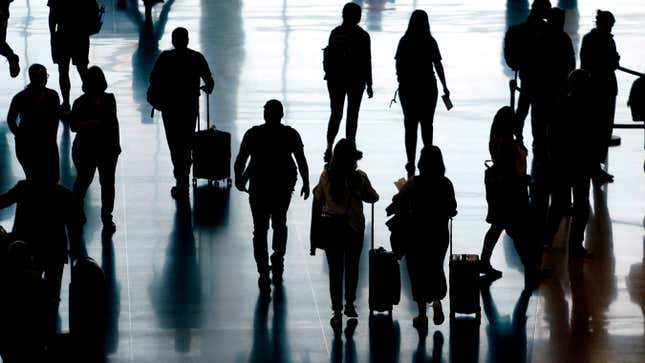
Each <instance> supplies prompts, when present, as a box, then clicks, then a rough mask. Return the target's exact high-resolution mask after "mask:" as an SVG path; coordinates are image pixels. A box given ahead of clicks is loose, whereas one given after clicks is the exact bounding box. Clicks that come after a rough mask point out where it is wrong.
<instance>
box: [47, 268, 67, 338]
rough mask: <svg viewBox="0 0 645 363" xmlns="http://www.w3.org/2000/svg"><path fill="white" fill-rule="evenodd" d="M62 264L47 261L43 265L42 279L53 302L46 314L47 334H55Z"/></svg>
mask: <svg viewBox="0 0 645 363" xmlns="http://www.w3.org/2000/svg"><path fill="white" fill-rule="evenodd" d="M64 266H65V265H64V264H62V263H52V262H50V263H47V264H46V265H45V266H44V272H45V273H44V275H43V279H44V281H45V286H47V289H48V293H49V296H50V297H51V299H52V301H53V302H54V303H53V304H51V310H50V311H49V313H48V314H47V316H48V318H47V326H48V328H47V330H48V332H47V335H48V336H50V337H51V336H54V335H55V334H56V321H57V318H58V305H59V304H60V287H61V282H62V279H63V268H64Z"/></svg>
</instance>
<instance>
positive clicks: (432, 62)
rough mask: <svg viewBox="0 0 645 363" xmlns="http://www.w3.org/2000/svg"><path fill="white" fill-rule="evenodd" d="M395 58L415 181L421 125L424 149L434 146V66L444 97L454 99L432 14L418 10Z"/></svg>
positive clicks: (408, 167) (409, 170)
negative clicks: (418, 133)
mask: <svg viewBox="0 0 645 363" xmlns="http://www.w3.org/2000/svg"><path fill="white" fill-rule="evenodd" d="M394 58H395V59H396V74H397V78H398V81H399V97H400V99H401V108H402V109H403V125H404V127H405V151H406V155H407V157H408V159H407V160H408V162H407V164H405V169H406V171H407V173H408V177H411V176H413V175H414V174H415V160H416V153H417V129H418V127H419V124H420V125H421V138H422V140H423V145H424V146H429V145H432V138H433V127H432V123H433V120H434V114H435V109H436V107H437V98H438V95H439V91H438V89H437V80H436V78H435V74H434V71H433V66H434V69H436V71H437V76H439V80H440V81H441V85H442V86H443V94H444V95H445V96H449V95H450V91H449V90H448V86H447V85H446V76H445V74H444V69H443V65H442V63H441V53H440V52H439V46H438V45H437V41H436V40H435V39H434V37H433V36H432V34H431V33H430V25H429V23H428V14H427V13H426V12H425V11H423V10H415V11H414V12H412V16H410V22H409V23H408V30H407V31H406V32H405V35H404V36H403V37H402V38H401V40H400V41H399V47H398V48H397V51H396V56H395V57H394Z"/></svg>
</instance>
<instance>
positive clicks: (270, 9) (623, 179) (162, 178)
mask: <svg viewBox="0 0 645 363" xmlns="http://www.w3.org/2000/svg"><path fill="white" fill-rule="evenodd" d="M99 2H101V3H103V4H105V5H106V7H107V8H108V16H107V21H106V24H105V26H104V28H103V30H102V32H101V33H100V34H99V35H98V36H95V37H93V39H92V52H91V61H92V63H95V64H99V65H101V66H102V67H103V68H104V70H105V72H106V75H107V78H108V80H109V83H110V90H111V91H112V92H114V93H115V94H116V97H117V100H118V104H119V116H120V122H121V133H122V143H123V146H124V153H123V155H122V157H121V160H120V162H119V168H118V178H117V208H116V211H115V218H116V223H117V226H118V231H117V233H116V234H115V235H114V236H113V238H112V239H109V240H102V239H101V235H100V225H99V220H100V218H99V204H100V198H99V194H98V185H97V184H98V183H95V184H94V185H93V186H92V188H91V189H90V193H89V194H88V198H87V203H86V211H87V214H88V218H89V221H90V223H89V224H88V227H87V229H86V231H85V240H86V249H87V251H88V253H89V254H90V255H91V256H93V257H94V258H95V259H96V260H97V261H99V262H100V263H101V264H102V266H103V268H104V269H105V273H106V276H107V280H108V286H109V289H110V294H109V299H110V307H111V310H110V316H111V318H110V325H109V326H110V333H109V336H108V340H107V348H108V349H107V350H108V353H109V355H108V360H109V361H110V362H155V363H162V362H244V361H252V362H328V361H331V362H343V361H344V362H365V361H372V362H407V361H410V360H412V361H414V362H545V363H546V362H643V361H644V360H645V338H644V336H645V324H644V318H643V316H644V314H645V304H644V302H645V287H644V281H645V276H644V272H643V271H644V270H643V252H644V251H643V248H644V247H645V246H643V245H642V244H644V243H645V239H644V237H643V236H644V232H643V226H644V222H645V221H643V220H642V219H643V211H644V208H643V207H644V206H645V205H644V203H643V201H645V183H644V176H643V173H642V160H643V140H642V133H640V132H638V131H636V132H635V131H634V130H623V131H617V133H618V134H619V135H620V136H621V137H622V139H623V143H622V146H620V147H619V148H615V149H612V150H611V152H610V156H609V164H610V165H609V167H610V170H611V171H612V173H613V174H615V175H616V182H615V183H614V184H612V185H609V186H608V187H606V188H605V189H603V190H598V191H595V192H594V193H593V195H592V196H593V205H594V209H593V217H592V219H591V220H590V226H589V229H588V233H587V240H586V246H587V247H588V248H590V249H591V250H592V251H593V252H594V254H595V256H596V258H595V259H594V260H593V261H592V262H586V263H585V262H582V261H577V260H574V259H571V260H570V259H568V258H567V256H566V251H564V250H563V249H562V248H561V247H562V246H564V245H565V244H564V239H565V237H566V227H568V224H567V222H566V221H563V224H562V230H561V231H560V232H561V233H560V234H559V235H558V241H557V243H556V248H554V249H553V250H552V251H551V252H550V253H549V254H548V255H546V256H545V262H546V263H547V264H548V266H550V267H551V269H552V272H553V273H552V276H551V278H550V279H549V280H548V281H547V282H546V283H545V284H544V285H543V286H542V287H541V289H540V290H539V291H536V292H535V293H534V294H533V295H530V294H526V293H523V292H522V285H523V278H522V268H521V265H520V263H519V259H518V257H517V255H516V254H515V252H514V250H513V247H512V243H510V241H507V240H504V241H503V243H501V244H500V247H499V248H498V249H497V250H496V251H495V253H494V255H493V260H492V263H493V265H494V266H496V267H498V268H500V269H502V270H503V272H504V277H503V278H502V279H501V280H498V281H496V282H494V283H493V284H492V285H491V286H488V287H487V286H484V288H483V291H482V307H483V308H484V315H483V319H482V324H481V325H480V326H478V325H477V324H475V322H474V320H472V319H469V318H463V319H459V320H457V321H455V322H454V323H453V324H449V323H448V322H445V323H444V324H443V325H441V326H438V327H434V326H432V327H431V328H432V329H431V330H430V332H429V333H428V335H427V336H419V335H418V334H417V333H416V331H415V330H414V329H413V328H412V324H411V320H412V316H413V315H414V314H415V313H416V305H415V304H414V302H413V301H412V300H411V294H410V288H409V283H408V281H407V271H406V266H405V263H403V265H402V276H404V277H405V278H404V279H403V294H402V301H401V303H400V305H399V306H398V307H397V308H396V310H395V311H394V314H393V316H391V317H390V316H374V317H368V312H367V295H368V286H367V285H368V284H367V267H368V261H367V258H366V256H367V253H366V251H364V253H363V256H362V261H361V278H360V281H359V291H358V295H359V299H358V307H359V313H360V314H361V317H360V319H359V321H358V324H357V325H356V326H351V325H350V326H348V327H346V329H345V333H344V334H341V335H340V336H338V337H334V335H333V333H332V331H331V329H330V328H329V323H328V319H329V317H330V301H329V297H328V290H327V267H326V264H325V261H324V259H323V257H322V256H321V254H318V255H317V256H315V257H309V255H308V230H309V208H310V201H303V200H302V199H300V198H295V197H294V200H293V202H292V206H291V210H290V213H289V245H288V252H287V265H286V272H285V283H284V287H283V288H281V289H276V290H274V291H273V296H272V301H271V302H270V303H269V304H263V303H262V302H261V301H259V300H258V294H257V286H256V272H255V264H254V262H253V258H252V251H251V227H252V223H251V216H250V211H249V207H248V201H247V198H246V196H245V195H243V194H241V193H239V192H237V191H230V192H229V191H225V190H223V189H217V188H210V187H208V186H206V185H202V184H200V185H199V186H198V187H197V188H196V189H194V190H193V196H192V200H191V206H190V208H181V207H178V206H177V205H176V204H175V203H174V201H173V200H172V199H171V198H170V196H169V189H170V186H171V185H172V182H173V181H172V176H171V167H170V158H169V155H168V151H167V146H166V141H165V138H164V133H163V127H162V125H161V123H160V120H159V115H155V116H154V117H152V118H151V117H150V108H149V106H148V105H147V104H146V97H145V92H146V88H147V77H148V73H149V72H150V68H151V66H152V62H153V61H154V59H155V58H156V56H157V54H158V53H159V52H160V50H162V49H166V48H168V47H170V36H169V31H170V30H172V29H173V28H175V27H177V26H185V27H187V28H189V29H190V30H191V34H190V36H191V46H192V47H194V48H196V49H199V50H201V51H203V52H204V54H205V56H206V58H207V59H208V60H209V62H210V64H211V66H212V68H213V70H214V77H215V81H216V83H217V85H216V89H215V94H214V96H213V98H212V100H213V102H212V105H213V107H212V115H211V116H212V118H213V119H214V120H215V123H216V125H217V127H219V128H221V129H223V130H226V131H230V132H231V133H232V136H233V140H234V141H233V153H234V154H236V153H237V148H238V143H239V140H240V138H241V136H242V134H243V132H244V131H245V130H246V129H247V128H249V127H250V126H251V125H253V124H257V123H259V122H260V120H261V116H262V109H261V107H262V105H263V103H264V101H266V100H267V99H269V98H278V99H281V100H282V101H283V103H284V104H285V108H286V116H285V122H286V123H287V124H289V125H291V126H293V127H295V128H297V129H298V130H299V131H300V133H301V135H302V137H303V140H304V143H305V145H306V148H305V149H306V153H307V157H308V158H309V163H310V169H311V170H312V183H316V181H317V174H318V172H319V171H320V170H321V167H322V155H323V151H324V147H325V145H324V131H325V126H326V120H327V119H328V116H329V114H328V98H327V93H326V88H325V84H324V82H323V80H322V69H321V68H322V67H321V60H322V52H321V51H320V49H321V48H323V47H324V46H325V44H326V41H327V37H328V34H329V31H330V30H331V29H332V28H333V27H334V26H335V25H337V24H338V23H339V22H340V7H341V5H342V3H343V2H342V1H331V0H329V1H325V0H320V1H316V2H312V1H310V0H244V1H243V0H217V1H214V0H181V1H174V0H166V2H165V3H164V4H159V5H157V6H155V8H154V9H153V11H152V13H151V15H150V17H149V18H146V14H145V12H144V9H143V5H142V4H141V2H137V1H134V0H128V1H126V2H127V3H128V6H129V7H128V9H127V10H117V9H116V5H115V3H116V0H100V1H99ZM358 2H360V3H362V4H363V6H364V12H363V23H362V25H363V26H364V27H365V29H367V30H368V31H369V32H370V34H371V37H372V54H373V64H374V77H375V84H374V88H375V89H374V90H375V96H374V98H373V99H371V100H368V99H365V100H364V101H363V108H362V111H361V119H360V124H359V134H358V144H359V147H360V148H361V149H362V150H363V151H364V153H365V158H364V160H362V161H361V165H360V167H361V168H362V169H364V170H365V171H366V172H367V173H368V175H369V176H370V178H371V179H372V181H373V184H374V185H375V187H376V189H377V190H378V191H379V193H380V194H381V196H382V201H381V202H379V203H378V204H377V206H376V208H377V215H376V222H375V230H376V240H377V243H378V244H384V243H386V242H387V239H388V235H387V233H386V228H385V226H384V222H385V214H384V208H385V206H386V205H387V204H388V202H389V199H390V198H391V196H392V195H393V194H394V192H395V189H394V186H393V185H392V181H393V180H395V179H398V178H399V177H400V176H402V175H403V173H404V168H403V165H404V147H403V130H402V115H401V111H400V109H399V107H398V105H397V104H395V105H394V107H392V108H391V109H388V108H387V105H388V103H389V100H390V98H391V95H392V93H393V92H394V90H395V89H396V87H397V84H396V78H395V77H396V76H395V74H394V60H393V56H394V51H395V49H396V44H397V42H398V39H399V38H400V36H401V35H402V33H403V31H404V29H405V28H406V26H407V20H408V17H409V14H410V13H411V11H412V10H413V9H414V8H415V7H416V8H423V9H426V10H428V12H429V14H430V21H431V27H432V31H433V34H434V36H435V37H436V39H437V41H438V43H439V46H440V48H441V53H442V55H443V58H444V66H445V68H446V74H447V79H448V84H449V87H450V89H451V91H452V97H453V102H454V104H455V108H454V109H453V110H452V111H450V112H447V111H445V110H444V109H439V110H438V111H437V116H436V118H435V139H436V143H437V145H439V146H440V147H441V148H442V149H443V152H444V156H445V159H446V165H447V169H448V176H449V177H450V178H451V179H452V181H453V183H454V185H455V189H456V193H457V200H458V204H459V207H458V208H459V215H458V217H457V218H456V220H455V252H478V251H479V250H480V248H481V243H482V239H483V236H484V233H485V231H486V229H487V225H486V223H485V222H484V216H485V211H486V208H485V207H486V206H485V199H484V194H483V193H484V186H483V170H484V166H483V161H484V160H485V159H486V158H487V156H488V155H487V134H488V131H489V126H490V121H491V119H492V115H493V114H494V112H495V110H496V109H497V108H498V107H500V106H501V105H504V104H506V103H507V102H508V88H507V82H508V78H509V76H510V75H511V73H510V72H509V70H508V69H507V68H505V65H504V61H503V58H502V47H501V46H502V41H503V32H504V29H505V27H506V26H508V25H511V24H515V23H517V22H519V21H521V19H522V18H524V17H525V16H526V14H527V12H528V8H529V5H528V1H527V0H493V1H477V0H464V1H461V2H451V1H429V0H427V1H423V0H419V1H416V0H403V1H401V0H396V1H394V0H387V1H386V0H381V1H376V0H371V1H368V0H365V1H358ZM552 2H553V3H554V5H559V6H561V7H563V8H565V9H566V11H567V24H566V29H567V31H568V32H569V33H570V35H571V36H572V39H573V40H574V43H576V48H578V47H579V41H580V38H581V36H582V35H584V34H585V33H586V32H587V31H589V30H590V29H591V28H592V27H593V16H594V14H595V10H596V9H597V8H604V7H609V8H610V10H612V11H613V12H614V14H615V15H616V18H617V23H616V26H615V28H614V33H615V38H616V42H617V43H618V48H619V49H618V50H619V52H620V54H621V64H623V65H625V66H628V67H633V68H637V69H638V67H640V66H642V60H643V59H645V48H644V47H642V44H643V42H644V41H645V33H643V31H642V23H643V20H644V19H645V7H643V4H642V0H625V1H621V2H614V3H611V4H609V3H607V2H603V1H600V0H589V1H584V2H576V1H571V0H560V1H555V0H553V1H552ZM137 3H139V6H138V8H137V7H135V4H137ZM11 11H12V12H11V19H10V21H9V32H8V34H9V35H8V41H9V43H10V44H11V45H12V46H14V47H15V51H16V52H17V53H18V54H19V55H20V57H21V62H22V64H21V65H22V66H23V69H25V68H26V65H27V64H29V63H33V62H41V63H43V64H44V65H45V66H47V67H48V69H49V73H50V74H52V76H51V77H50V86H51V87H53V88H57V87H56V83H57V78H58V77H57V72H56V68H55V67H54V65H53V64H51V61H50V55H49V51H48V49H49V34H48V31H47V7H46V5H45V2H43V1H32V0H26V1H25V2H17V1H16V2H13V3H12V6H11ZM25 73H26V72H23V73H22V74H21V75H20V77H18V78H17V79H11V78H9V77H8V74H7V69H6V64H5V63H3V62H0V79H1V81H0V82H1V83H0V84H2V87H0V113H6V109H7V107H8V104H9V101H10V99H11V97H12V95H13V94H15V93H16V92H18V91H19V90H20V89H22V88H23V87H24V85H25V84H26V82H27V79H26V75H25ZM618 77H619V90H620V91H619V92H620V94H619V98H618V105H619V107H618V110H617V122H621V123H625V122H630V121H629V115H628V111H627V109H626V107H625V106H624V104H625V102H626V95H627V93H628V90H629V86H630V84H631V82H632V80H633V78H632V77H631V76H628V75H625V74H619V75H618ZM72 84H73V91H72V96H73V97H75V96H78V95H79V93H80V81H79V79H78V76H77V75H75V74H73V75H72ZM202 116H204V115H203V111H202ZM5 125H6V124H5V123H2V124H0V133H1V136H2V137H0V155H1V156H0V188H1V189H2V190H7V189H8V188H10V187H11V186H12V185H14V184H15V182H16V181H17V180H18V179H20V178H21V177H22V170H21V169H20V167H19V165H18V163H17V161H16V159H15V157H14V155H15V153H14V141H13V138H12V137H11V135H10V134H9V132H8V130H7V129H6V126H5ZM526 133H527V134H528V133H529V131H528V130H527V131H526ZM60 134H61V135H60V141H59V146H60V151H61V169H62V172H61V175H62V182H63V183H64V184H66V185H68V186H69V185H71V184H72V183H73V181H74V178H75V170H74V167H73V163H72V161H71V157H70V149H71V143H72V138H73V135H71V134H70V132H69V130H68V129H63V128H62V129H61V131H60ZM12 218H13V210H11V209H9V210H3V211H0V223H1V224H2V225H3V226H5V227H10V226H11V223H12ZM366 246H367V244H366ZM366 248H367V247H366ZM65 279H66V280H65V282H64V284H63V286H67V282H68V271H66V277H65ZM446 303H447V302H446ZM444 306H446V307H447V304H446V305H444ZM66 310H67V288H64V291H63V301H62V303H61V322H62V329H63V330H66V329H67V312H66Z"/></svg>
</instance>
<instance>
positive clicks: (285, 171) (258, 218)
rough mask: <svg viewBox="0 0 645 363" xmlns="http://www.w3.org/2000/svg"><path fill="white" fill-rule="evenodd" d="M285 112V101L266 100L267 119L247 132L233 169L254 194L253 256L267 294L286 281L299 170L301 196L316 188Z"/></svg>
mask: <svg viewBox="0 0 645 363" xmlns="http://www.w3.org/2000/svg"><path fill="white" fill-rule="evenodd" d="M283 116H284V110H283V107H282V103H281V102H280V101H278V100H269V101H267V102H266V104H265V105H264V121H265V123H264V124H263V125H259V126H254V127H252V128H251V129H249V130H248V131H247V132H246V133H245V134H244V137H243V138H242V143H241V144H240V152H239V153H238V155H237V158H236V159H235V164H234V167H233V168H234V171H235V187H236V188H237V189H238V190H240V191H244V192H248V193H249V203H250V205H251V214H252V215H253V255H254V257H255V262H256V264H257V269H258V273H259V275H260V277H259V279H258V286H259V288H260V293H261V294H262V295H263V296H264V297H268V295H269V293H270V292H271V280H273V283H274V284H280V283H281V282H282V275H283V273H284V255H285V253H286V250H287V211H288V209H289V204H290V203H291V194H292V193H293V190H294V187H295V185H296V181H297V173H298V171H299V172H300V177H301V178H302V189H301V190H300V195H301V196H302V197H304V199H307V198H309V192H310V191H309V167H308V166H307V159H306V158H305V153H304V146H303V144H302V139H301V138H300V134H298V131H296V130H295V129H294V128H292V127H290V126H286V125H283V124H282V123H281V122H280V121H281V120H282V117H283ZM294 158H295V163H294ZM249 159H250V161H249ZM247 163H248V165H247ZM247 183H249V187H248V189H247V186H246V185H247ZM269 221H271V227H272V229H273V241H272V249H273V253H272V254H271V265H269V254H268V247H267V243H268V241H267V233H268V231H269ZM270 274H272V276H270Z"/></svg>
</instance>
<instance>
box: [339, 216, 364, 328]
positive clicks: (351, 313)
mask: <svg viewBox="0 0 645 363" xmlns="http://www.w3.org/2000/svg"><path fill="white" fill-rule="evenodd" d="M347 228H348V231H347V240H345V241H343V242H344V243H345V304H346V308H345V315H347V316H348V317H358V314H357V313H356V309H355V307H354V302H355V301H356V289H357V287H358V271H359V263H360V261H361V252H362V250H363V234H362V233H360V232H356V231H354V230H351V228H350V227H347Z"/></svg>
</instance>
